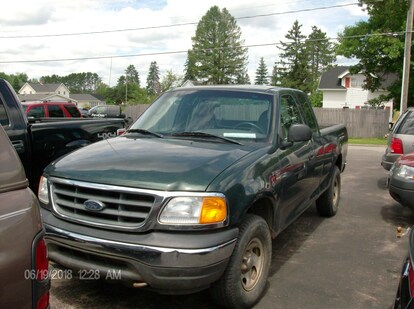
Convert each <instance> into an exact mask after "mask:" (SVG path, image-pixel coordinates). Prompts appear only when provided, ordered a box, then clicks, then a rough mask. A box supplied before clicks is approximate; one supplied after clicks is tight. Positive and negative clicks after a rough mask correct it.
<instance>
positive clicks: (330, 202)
mask: <svg viewBox="0 0 414 309" xmlns="http://www.w3.org/2000/svg"><path fill="white" fill-rule="evenodd" d="M340 194H341V173H340V171H339V168H338V167H337V166H335V167H334V171H333V173H332V180H331V183H330V185H329V188H328V189H327V190H326V191H325V192H324V193H323V194H322V195H321V196H320V197H319V198H318V199H317V200H316V209H317V210H318V213H319V215H321V216H323V217H333V216H335V214H336V213H337V211H338V205H339V197H340Z"/></svg>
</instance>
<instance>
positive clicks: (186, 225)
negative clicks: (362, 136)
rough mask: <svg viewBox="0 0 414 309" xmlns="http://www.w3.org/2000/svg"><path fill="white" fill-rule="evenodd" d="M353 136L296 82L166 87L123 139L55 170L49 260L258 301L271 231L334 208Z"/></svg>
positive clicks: (139, 282) (230, 303)
mask: <svg viewBox="0 0 414 309" xmlns="http://www.w3.org/2000/svg"><path fill="white" fill-rule="evenodd" d="M347 143H348V135H347V130H346V128H345V127H344V126H343V125H340V124H339V125H336V126H332V127H328V128H324V129H319V126H318V123H317V121H316V118H315V116H314V113H313V110H312V107H311V105H310V103H309V101H308V98H307V96H306V95H305V94H304V93H303V92H301V91H298V90H294V89H286V88H277V87H271V86H203V87H201V86H200V87H188V88H177V89H175V90H172V91H169V92H166V93H164V94H163V95H161V96H160V97H159V98H158V99H157V100H156V101H155V102H154V103H153V104H152V105H151V106H150V107H149V108H148V109H147V110H146V111H145V112H144V113H143V114H142V115H141V117H140V118H139V119H138V120H137V121H136V122H135V123H134V124H133V125H132V126H131V127H130V128H129V130H127V132H126V133H125V134H124V135H122V136H120V137H116V138H113V139H108V140H105V141H102V142H97V143H95V144H92V145H90V146H86V147H84V148H82V149H80V150H77V151H75V152H72V153H71V154H69V155H67V156H65V157H64V158H62V159H59V160H57V161H55V162H54V163H53V164H51V165H49V166H48V167H47V168H46V169H45V171H44V174H43V178H42V180H41V182H40V185H39V186H40V189H39V199H40V201H41V205H42V216H43V219H44V224H45V228H46V242H47V246H48V252H49V258H50V259H51V260H53V261H55V262H56V263H58V264H60V265H62V266H64V267H67V268H70V269H72V270H73V271H75V272H77V273H78V275H79V276H85V275H90V274H92V276H94V278H108V274H110V278H111V279H114V276H112V274H116V279H120V280H122V281H124V282H126V283H129V284H130V285H131V286H133V287H137V288H149V289H152V290H155V291H158V292H160V293H180V294H185V293H192V292H195V291H199V290H202V289H206V288H210V291H211V295H212V297H213V299H214V300H215V302H216V303H218V304H220V305H222V306H224V307H228V308H248V307H251V306H253V305H254V304H255V303H256V302H257V301H258V300H259V299H260V297H261V296H262V294H263V293H264V291H265V286H266V283H267V278H268V272H269V267H270V263H271V253H272V238H274V237H276V236H277V235H278V234H279V233H280V232H281V231H283V229H285V228H286V227H287V226H288V225H289V224H290V223H292V222H293V221H294V220H295V219H296V218H298V216H300V215H301V214H302V213H303V212H304V211H305V210H306V209H307V208H308V207H309V206H311V205H313V204H314V203H315V202H316V207H317V210H318V212H319V213H320V215H322V216H325V217H331V216H334V215H335V214H336V212H337V210H338V204H339V200H340V185H341V176H340V173H341V172H342V171H343V170H344V167H345V164H346V155H347V148H348V147H347ZM310 267H312V266H311V265H310Z"/></svg>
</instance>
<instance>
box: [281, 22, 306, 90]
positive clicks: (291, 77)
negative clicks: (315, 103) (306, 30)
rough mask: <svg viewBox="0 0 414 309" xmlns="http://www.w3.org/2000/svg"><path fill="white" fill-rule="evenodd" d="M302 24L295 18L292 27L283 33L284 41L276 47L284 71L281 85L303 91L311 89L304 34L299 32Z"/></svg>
mask: <svg viewBox="0 0 414 309" xmlns="http://www.w3.org/2000/svg"><path fill="white" fill-rule="evenodd" d="M301 27H302V25H300V24H299V22H298V21H297V20H296V21H295V22H294V23H293V26H292V28H291V29H290V30H289V31H288V33H287V34H286V35H285V38H286V40H287V41H286V42H280V45H281V47H278V48H279V49H280V50H281V51H282V52H281V54H280V59H281V64H282V67H283V68H285V69H286V71H284V72H281V75H282V76H281V77H282V78H281V80H282V85H283V86H285V87H290V88H297V89H300V90H303V91H305V92H307V93H308V92H309V91H310V90H311V88H312V87H311V81H310V70H309V66H308V63H309V56H308V54H307V50H306V42H305V38H306V36H305V35H303V34H302V32H301Z"/></svg>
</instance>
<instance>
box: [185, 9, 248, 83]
mask: <svg viewBox="0 0 414 309" xmlns="http://www.w3.org/2000/svg"><path fill="white" fill-rule="evenodd" d="M191 39H192V42H193V44H192V49H191V50H189V51H188V55H187V61H186V67H185V72H186V73H185V77H186V78H189V79H191V80H197V81H199V82H202V83H204V84H234V83H236V82H237V78H238V77H240V76H244V75H245V71H246V62H247V49H246V48H244V47H243V44H244V41H243V40H242V39H241V30H240V27H239V26H238V25H237V23H236V20H235V18H234V17H233V16H231V15H230V13H229V12H228V10H227V9H225V8H224V9H223V10H220V9H219V8H218V7H217V6H213V7H211V8H210V9H209V10H208V11H207V13H206V14H205V15H204V16H203V17H202V18H201V20H200V21H199V23H198V25H197V29H196V33H195V36H194V37H192V38H191Z"/></svg>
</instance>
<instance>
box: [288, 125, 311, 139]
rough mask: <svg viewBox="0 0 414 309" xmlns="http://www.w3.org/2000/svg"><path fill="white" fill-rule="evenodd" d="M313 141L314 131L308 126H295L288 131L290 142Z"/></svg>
mask: <svg viewBox="0 0 414 309" xmlns="http://www.w3.org/2000/svg"><path fill="white" fill-rule="evenodd" d="M311 139H312V130H311V129H310V128H309V127H308V126H307V125H306V124H294V125H292V126H291V127H290V128H289V131H288V142H292V143H294V142H306V141H309V140H311Z"/></svg>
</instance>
